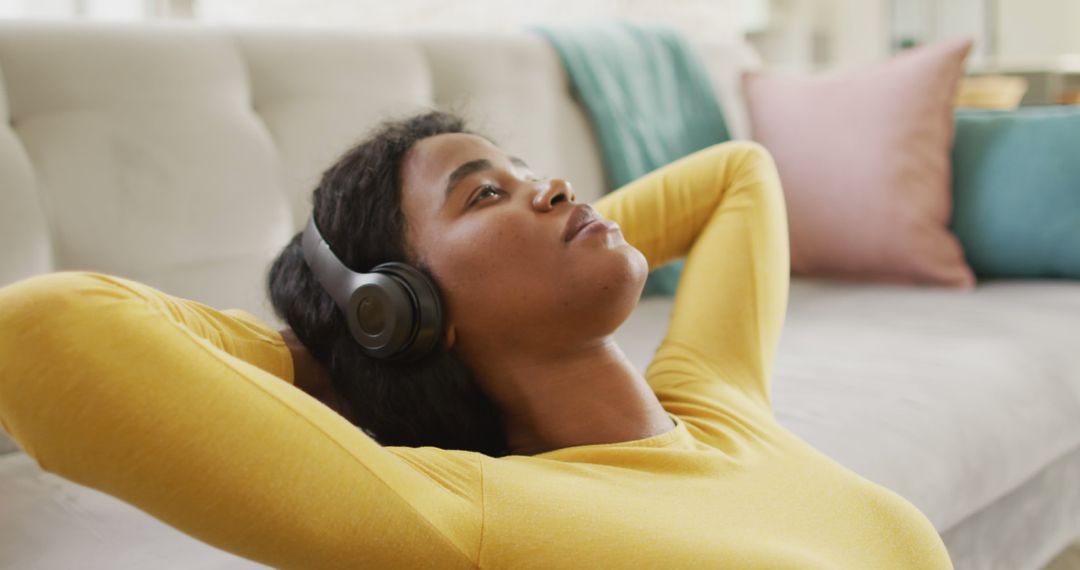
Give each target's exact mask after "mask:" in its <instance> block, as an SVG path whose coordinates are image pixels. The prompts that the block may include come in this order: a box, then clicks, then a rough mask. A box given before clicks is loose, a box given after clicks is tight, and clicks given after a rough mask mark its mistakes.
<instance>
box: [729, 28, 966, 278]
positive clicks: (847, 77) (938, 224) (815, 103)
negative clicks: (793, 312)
mask: <svg viewBox="0 0 1080 570" xmlns="http://www.w3.org/2000/svg"><path fill="white" fill-rule="evenodd" d="M970 49H971V40H970V39H966V38H965V39H958V40H949V41H944V42H939V43H936V44H932V45H928V46H924V47H920V48H914V49H910V50H908V51H905V52H902V53H901V54H899V55H897V56H895V57H893V58H892V59H890V60H888V61H885V62H883V63H877V64H873V65H869V66H865V67H863V68H860V69H856V70H851V71H845V72H833V73H828V74H817V75H810V76H806V75H802V76H800V75H794V74H781V73H769V72H747V73H744V74H743V87H744V89H745V93H746V100H747V105H748V108H749V114H750V125H751V129H752V130H753V138H754V140H756V141H758V142H759V143H761V144H762V145H764V146H765V147H766V148H767V149H769V151H770V152H771V153H772V155H773V158H774V159H775V160H776V165H777V169H778V170H779V172H780V181H781V183H782V184H783V188H784V198H785V201H786V203H787V214H788V228H789V233H788V235H789V237H790V240H791V244H790V245H791V248H790V250H791V270H792V273H801V274H810V275H818V276H825V277H834V278H840V279H850V280H859V281H871V282H890V283H903V284H924V285H942V286H949V287H956V288H961V289H972V288H974V286H975V274H974V272H973V271H972V270H971V267H970V266H969V265H968V264H967V262H966V261H965V259H964V253H963V250H962V248H961V246H960V242H959V241H958V240H957V239H956V236H954V235H953V234H952V232H951V231H949V229H948V227H947V226H948V223H949V217H950V215H951V212H952V192H951V183H952V180H951V178H952V165H951V162H950V155H949V153H950V149H951V147H952V143H953V135H954V130H955V125H954V122H953V121H954V118H953V98H954V97H955V94H956V90H957V85H958V83H959V80H960V78H961V76H962V75H963V71H964V58H965V57H967V54H968V51H969V50H970Z"/></svg>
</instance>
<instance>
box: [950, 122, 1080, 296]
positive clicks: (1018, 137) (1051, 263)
mask: <svg viewBox="0 0 1080 570" xmlns="http://www.w3.org/2000/svg"><path fill="white" fill-rule="evenodd" d="M952 156H953V204H954V206H953V219H952V223H951V226H950V227H951V228H952V230H953V231H954V232H956V237H957V238H959V239H960V243H962V244H963V246H964V253H965V255H966V257H967V260H968V262H969V263H970V264H971V267H972V269H974V270H975V274H976V275H978V276H979V277H1020V278H1028V277H1071V278H1074V279H1080V160H1077V157H1078V156H1080V107H1066V106H1060V107H1025V108H1022V109H1018V110H1014V111H963V110H959V111H957V114H956V143H955V144H954V145H953V154H952Z"/></svg>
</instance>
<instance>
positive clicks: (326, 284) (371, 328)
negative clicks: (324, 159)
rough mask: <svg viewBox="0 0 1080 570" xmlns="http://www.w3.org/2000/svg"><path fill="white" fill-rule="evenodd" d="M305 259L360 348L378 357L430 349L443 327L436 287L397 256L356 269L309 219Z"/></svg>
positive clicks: (412, 356)
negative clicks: (336, 252)
mask: <svg viewBox="0 0 1080 570" xmlns="http://www.w3.org/2000/svg"><path fill="white" fill-rule="evenodd" d="M301 245H302V249H303V252H304V261H306V262H307V264H308V267H310V268H311V271H312V272H313V273H314V274H315V277H316V278H317V279H318V280H319V283H320V284H322V287H323V289H325V290H326V292H327V293H329V294H330V297H332V298H333V299H334V302H335V303H337V306H338V308H340V309H341V311H342V312H343V313H345V320H346V321H347V322H348V323H349V332H351V333H352V336H353V338H354V339H356V342H357V343H359V344H360V346H361V347H363V349H364V353H365V354H367V355H368V356H370V357H372V358H377V359H381V360H403V361H405V360H416V359H419V358H421V357H423V356H426V355H427V354H429V353H430V352H431V351H432V350H433V349H434V348H435V346H436V344H437V343H438V341H439V336H440V335H441V333H442V330H443V308H442V300H441V299H440V297H439V290H438V288H437V287H436V286H435V283H433V282H432V281H431V280H430V279H428V277H427V276H426V275H424V274H423V273H421V272H420V270H418V269H416V268H415V267H413V266H411V265H409V264H407V263H401V262H397V261H390V262H387V263H381V264H379V265H376V266H375V267H373V268H372V269H371V272H369V273H357V272H355V271H353V270H351V269H349V268H348V267H346V266H345V264H344V263H342V262H341V260H340V259H338V257H337V256H336V255H334V252H333V251H332V250H331V249H330V245H329V244H328V243H326V240H324V239H323V237H322V234H320V233H319V228H317V227H316V226H315V216H314V214H312V216H311V217H310V218H309V219H308V224H307V227H306V228H304V236H303V238H302V244H301Z"/></svg>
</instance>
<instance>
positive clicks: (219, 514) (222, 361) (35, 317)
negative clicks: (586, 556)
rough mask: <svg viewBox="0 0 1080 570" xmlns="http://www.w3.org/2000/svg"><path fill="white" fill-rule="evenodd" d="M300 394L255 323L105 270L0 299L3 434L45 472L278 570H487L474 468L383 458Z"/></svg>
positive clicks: (388, 452)
mask: <svg viewBox="0 0 1080 570" xmlns="http://www.w3.org/2000/svg"><path fill="white" fill-rule="evenodd" d="M283 379H284V380H285V381H284V382H283V381H282V380H283ZM291 381H292V364H291V355H290V354H289V351H288V348H287V347H286V346H285V345H284V343H283V341H282V339H281V338H280V336H279V335H278V334H277V333H276V331H273V330H272V329H270V328H269V327H267V326H266V325H265V324H263V323H261V321H259V320H258V319H256V318H255V317H254V316H253V315H251V314H250V313H246V312H244V311H241V310H239V309H229V310H225V311H218V310H216V309H214V308H212V307H209V306H206V305H203V304H201V303H197V302H195V301H191V300H187V299H182V298H179V297H173V296H170V295H167V294H165V293H163V292H161V291H159V290H157V289H153V288H151V287H149V286H147V285H144V284H141V283H138V282H135V281H130V280H127V279H123V278H120V277H116V276H111V275H106V274H100V273H91V272H56V273H49V274H45V275H39V276H36V277H32V278H29V279H26V280H23V281H19V282H16V283H14V284H11V285H8V286H6V287H3V288H0V423H2V424H3V426H4V428H5V430H7V431H8V432H9V433H10V434H11V435H12V436H13V438H14V439H15V440H16V441H17V442H18V443H19V445H20V447H22V449H23V450H25V451H26V452H27V453H28V454H29V455H30V456H32V457H33V458H34V459H35V460H36V461H37V463H38V465H39V466H40V467H41V468H42V469H44V470H46V471H49V472H51V473H54V474H57V475H59V476H62V477H64V478H66V479H69V480H71V481H74V482H76V483H79V484H82V485H85V486H87V487H91V488H94V489H97V490H100V491H102V492H105V493H108V494H110V495H112V496H114V497H117V498H119V499H121V500H124V501H126V502H128V503H130V504H132V505H134V506H136V507H138V508H139V509H142V510H143V511H145V512H147V513H149V514H151V515H153V516H155V517H157V518H158V519H160V520H162V521H164V522H165V523H167V524H170V525H172V526H173V527H175V528H177V529H179V530H180V531H183V532H184V533H186V534H188V535H191V536H193V537H195V538H197V539H199V540H202V541H204V542H206V543H208V544H211V545H213V546H216V547H218V548H221V549H223V550H226V551H229V552H232V553H234V554H237V555H239V556H243V557H246V558H250V559H253V560H256V561H259V562H262V563H264V564H267V565H270V566H273V567H276V568H343V567H355V568H389V567H411V568H425V567H435V566H448V567H455V568H457V567H461V568H474V567H475V564H474V563H473V561H474V560H475V557H476V554H477V549H478V546H479V541H480V528H481V524H482V523H481V517H482V509H481V498H480V486H481V484H480V475H479V465H478V463H477V462H476V461H475V459H474V458H472V457H470V456H469V455H468V454H465V453H461V454H455V453H451V452H446V451H443V450H427V449H411V448H395V447H392V446H388V447H383V446H380V445H379V444H378V443H377V442H376V441H374V440H373V439H371V438H370V437H369V436H368V435H367V434H365V433H364V432H363V431H361V430H360V429H359V428H357V427H356V426H354V425H352V424H350V423H349V422H348V421H347V420H345V419H344V418H342V417H341V416H340V415H338V414H336V413H335V412H334V411H332V410H330V409H329V408H327V407H326V406H324V405H323V404H322V403H321V402H319V401H318V400H316V399H314V398H312V397H310V396H309V395H307V394H305V393H303V392H302V391H300V390H299V389H297V388H296V387H294V386H293V385H291ZM421 452H423V453H421ZM436 452H437V453H436Z"/></svg>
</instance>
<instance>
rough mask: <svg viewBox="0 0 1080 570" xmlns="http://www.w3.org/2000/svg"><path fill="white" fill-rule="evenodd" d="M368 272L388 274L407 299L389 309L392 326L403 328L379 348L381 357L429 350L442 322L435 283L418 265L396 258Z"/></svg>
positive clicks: (396, 357)
mask: <svg viewBox="0 0 1080 570" xmlns="http://www.w3.org/2000/svg"><path fill="white" fill-rule="evenodd" d="M370 273H379V274H381V275H385V276H388V277H390V278H391V280H393V281H394V282H396V283H397V284H398V285H399V286H400V287H401V290H402V292H403V295H402V296H401V298H403V299H407V301H405V304H406V305H407V306H406V307H404V309H405V310H401V309H402V307H400V306H397V307H394V310H393V311H392V314H394V315H395V317H392V318H394V319H395V321H396V322H394V323H392V326H394V327H401V329H402V330H403V331H404V332H403V334H402V335H400V337H399V339H395V342H392V343H391V345H388V346H386V347H384V348H383V349H382V350H381V351H380V352H381V353H382V354H383V355H384V356H382V357H383V358H385V359H387V360H406V361H407V360H417V359H419V358H422V357H423V356H426V355H427V354H429V353H430V352H431V351H432V350H434V349H435V347H436V345H437V344H438V342H439V337H440V336H441V335H442V330H443V324H444V315H443V304H442V298H441V296H440V294H439V289H438V287H437V286H436V285H435V283H434V282H433V281H432V280H431V279H429V278H428V277H427V275H425V274H424V273H423V272H421V271H420V270H419V269H416V268H415V267H413V266H411V265H409V264H407V263H402V262H398V261H389V262H386V263H381V264H379V265H377V266H375V267H374V268H372V269H371V271H370ZM395 297H397V295H395ZM395 304H396V302H395ZM354 314H356V313H354ZM395 336H398V335H395Z"/></svg>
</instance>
